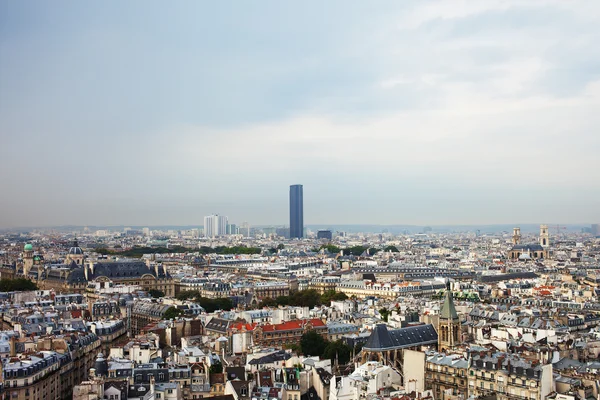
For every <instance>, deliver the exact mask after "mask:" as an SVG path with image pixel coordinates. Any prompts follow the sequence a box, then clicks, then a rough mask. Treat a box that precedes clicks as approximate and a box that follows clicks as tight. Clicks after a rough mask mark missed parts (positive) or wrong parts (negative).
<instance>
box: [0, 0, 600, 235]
mask: <svg viewBox="0 0 600 400" xmlns="http://www.w3.org/2000/svg"><path fill="white" fill-rule="evenodd" d="M599 22H600V3H598V2H589V1H570V2H564V1H541V0H540V1H491V0H490V1H478V2H464V1H443V2H420V1H386V2H377V3H376V4H373V3H370V2H358V1H329V2H326V3H321V2H313V1H309V2H301V3H290V2H276V1H265V2H260V3H255V2H252V3H251V2H212V3H209V2H192V1H189V2H185V1H179V2H174V3H164V2H149V1H143V2H142V1H131V2H126V3H122V2H98V3H92V2H67V1H55V2H33V3H31V2H9V1H4V2H1V3H0V135H1V139H2V141H1V144H0V160H1V161H2V168H0V182H1V183H2V185H1V188H2V189H1V190H2V195H1V196H0V209H2V213H0V228H6V227H18V226H51V225H69V224H73V225H122V224H125V225H142V226H147V225H177V224H181V225H193V224H198V225H200V224H202V218H203V216H204V215H209V214H212V213H220V214H224V215H227V216H228V217H229V219H230V220H233V221H237V222H240V223H241V222H242V221H249V222H250V223H251V224H254V225H261V224H279V225H283V224H287V221H288V207H289V205H288V187H289V185H292V184H296V183H300V184H303V185H304V222H305V224H415V225H441V224H513V223H514V224H517V223H563V224H564V223H567V224H568V223H592V222H597V221H600V211H599V210H600V209H599V208H598V204H600V185H598V182H600V161H599V160H600V159H599V158H598V150H599V149H600V137H599V135H598V133H597V127H598V124H599V123H600V116H599V115H598V112H597V111H598V110H599V109H600V52H599V51H598V45H597V44H598V41H599V39H600V24H599Z"/></svg>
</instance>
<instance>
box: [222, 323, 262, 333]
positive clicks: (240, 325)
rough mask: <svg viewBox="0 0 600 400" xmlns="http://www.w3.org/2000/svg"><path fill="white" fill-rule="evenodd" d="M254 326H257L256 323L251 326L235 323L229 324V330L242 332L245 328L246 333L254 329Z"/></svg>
mask: <svg viewBox="0 0 600 400" xmlns="http://www.w3.org/2000/svg"><path fill="white" fill-rule="evenodd" d="M256 325H258V324H257V323H256V322H255V323H253V324H248V323H246V322H237V323H234V324H231V326H230V327H229V328H230V329H231V330H234V329H237V330H238V331H243V330H244V328H246V330H247V331H253V330H254V328H255V327H256Z"/></svg>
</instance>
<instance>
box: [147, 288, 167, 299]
mask: <svg viewBox="0 0 600 400" xmlns="http://www.w3.org/2000/svg"><path fill="white" fill-rule="evenodd" d="M148 294H149V295H150V296H152V297H154V298H155V299H158V298H159V297H165V293H164V292H163V291H160V290H158V289H150V290H148Z"/></svg>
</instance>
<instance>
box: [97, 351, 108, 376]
mask: <svg viewBox="0 0 600 400" xmlns="http://www.w3.org/2000/svg"><path fill="white" fill-rule="evenodd" d="M94 368H95V369H96V375H98V376H106V375H108V361H106V359H105V358H104V354H102V353H99V354H98V357H97V358H96V362H95V364H94Z"/></svg>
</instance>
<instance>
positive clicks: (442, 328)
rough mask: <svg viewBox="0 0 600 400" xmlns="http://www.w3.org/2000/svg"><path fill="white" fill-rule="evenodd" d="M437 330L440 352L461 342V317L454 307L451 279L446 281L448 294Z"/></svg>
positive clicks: (441, 310)
mask: <svg viewBox="0 0 600 400" xmlns="http://www.w3.org/2000/svg"><path fill="white" fill-rule="evenodd" d="M437 331H438V351H439V352H445V351H447V350H451V349H453V348H454V347H456V346H458V345H459V344H460V336H461V335H460V319H459V318H458V313H457V312H456V308H455V307H454V300H453V299H452V290H450V281H448V282H447V283H446V295H445V296H444V303H443V304H442V307H441V308H440V319H439V322H438V329H437Z"/></svg>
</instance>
